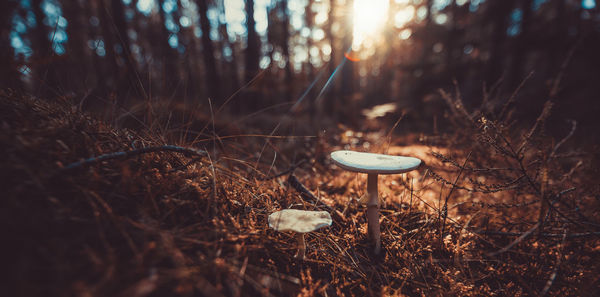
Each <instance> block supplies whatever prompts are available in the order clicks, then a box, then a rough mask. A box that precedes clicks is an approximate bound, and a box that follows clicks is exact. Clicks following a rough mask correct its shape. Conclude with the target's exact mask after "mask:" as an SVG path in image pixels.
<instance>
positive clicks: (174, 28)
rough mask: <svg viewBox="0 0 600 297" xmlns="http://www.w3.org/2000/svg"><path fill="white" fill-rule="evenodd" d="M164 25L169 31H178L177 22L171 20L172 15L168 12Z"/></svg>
mask: <svg viewBox="0 0 600 297" xmlns="http://www.w3.org/2000/svg"><path fill="white" fill-rule="evenodd" d="M165 27H166V28H167V30H169V32H172V33H177V32H179V26H177V23H175V21H173V16H172V15H170V14H168V15H167V18H166V20H165Z"/></svg>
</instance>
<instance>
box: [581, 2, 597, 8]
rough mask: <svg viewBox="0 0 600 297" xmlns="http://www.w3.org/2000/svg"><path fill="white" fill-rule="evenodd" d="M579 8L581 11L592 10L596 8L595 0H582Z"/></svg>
mask: <svg viewBox="0 0 600 297" xmlns="http://www.w3.org/2000/svg"><path fill="white" fill-rule="evenodd" d="M581 7H583V9H594V8H596V0H582V1H581Z"/></svg>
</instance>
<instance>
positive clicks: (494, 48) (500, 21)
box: [485, 0, 515, 85]
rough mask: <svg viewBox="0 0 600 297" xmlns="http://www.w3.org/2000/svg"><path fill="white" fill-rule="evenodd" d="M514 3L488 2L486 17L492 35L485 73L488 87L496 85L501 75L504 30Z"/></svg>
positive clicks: (511, 0)
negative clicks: (490, 23)
mask: <svg viewBox="0 0 600 297" xmlns="http://www.w3.org/2000/svg"><path fill="white" fill-rule="evenodd" d="M514 2H515V0H503V1H491V2H489V6H488V11H487V15H488V17H489V18H490V20H491V22H492V33H491V40H490V43H489V44H490V49H489V52H490V58H489V60H488V62H487V70H486V73H485V81H486V83H487V84H488V85H492V84H494V83H496V82H497V81H498V80H499V79H500V77H501V76H502V74H503V71H502V68H503V67H502V66H503V65H502V64H503V62H504V59H503V57H504V56H505V48H504V44H505V42H506V30H507V28H508V21H509V17H510V13H511V11H512V10H513V7H514Z"/></svg>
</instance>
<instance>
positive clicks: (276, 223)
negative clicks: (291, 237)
mask: <svg viewBox="0 0 600 297" xmlns="http://www.w3.org/2000/svg"><path fill="white" fill-rule="evenodd" d="M331 222H332V221H331V215H329V213H328V212H326V211H310V210H299V209H284V210H280V211H277V212H274V213H272V214H270V215H269V227H271V228H273V229H275V230H277V231H280V232H283V231H294V232H298V233H307V232H312V231H315V230H317V229H319V228H323V227H329V226H331Z"/></svg>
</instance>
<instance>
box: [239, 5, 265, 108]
mask: <svg viewBox="0 0 600 297" xmlns="http://www.w3.org/2000/svg"><path fill="white" fill-rule="evenodd" d="M245 10H246V31H247V40H246V50H245V52H244V54H245V57H244V58H245V67H244V81H245V83H248V82H249V81H251V80H252V79H254V78H255V77H256V75H257V74H258V68H259V65H258V62H259V58H260V41H259V39H258V34H257V33H256V22H255V20H254V0H246V8H245ZM258 98H259V94H258V89H257V88H256V87H255V85H250V86H248V88H246V89H245V90H244V93H243V94H241V98H240V99H241V101H239V102H240V104H236V105H235V110H236V111H237V112H248V111H253V110H256V109H257V108H260V103H261V102H258Z"/></svg>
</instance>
